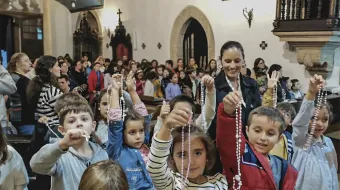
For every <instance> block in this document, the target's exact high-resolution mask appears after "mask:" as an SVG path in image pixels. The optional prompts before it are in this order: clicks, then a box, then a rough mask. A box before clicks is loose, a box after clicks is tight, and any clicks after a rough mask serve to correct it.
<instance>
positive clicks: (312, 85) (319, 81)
mask: <svg viewBox="0 0 340 190" xmlns="http://www.w3.org/2000/svg"><path fill="white" fill-rule="evenodd" d="M324 86H325V80H324V79H323V78H322V76H321V75H316V74H315V75H314V76H313V77H312V78H311V79H310V80H309V88H308V92H309V93H311V94H317V93H318V92H319V89H320V88H323V87H324Z"/></svg>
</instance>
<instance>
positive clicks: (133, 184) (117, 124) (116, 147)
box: [107, 115, 153, 190]
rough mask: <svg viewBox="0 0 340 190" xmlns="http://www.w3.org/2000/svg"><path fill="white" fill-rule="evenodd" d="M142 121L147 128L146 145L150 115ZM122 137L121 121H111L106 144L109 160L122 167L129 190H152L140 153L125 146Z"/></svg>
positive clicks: (148, 137) (146, 142) (148, 135)
mask: <svg viewBox="0 0 340 190" xmlns="http://www.w3.org/2000/svg"><path fill="white" fill-rule="evenodd" d="M144 121H145V124H146V126H147V127H146V130H145V141H144V143H145V144H148V142H149V139H150V132H149V130H148V126H149V124H150V121H151V115H147V116H145V117H144ZM123 136H124V135H123V121H111V122H110V123H109V139H108V144H107V153H108V155H109V158H110V159H113V160H116V161H118V162H119V164H120V165H121V166H122V168H123V170H124V172H125V174H126V177H127V180H128V182H129V189H138V190H139V189H140V190H143V189H153V183H152V180H151V177H150V175H149V173H148V171H147V170H146V163H145V162H144V160H143V158H142V155H141V153H140V151H139V150H138V149H135V148H131V147H128V146H126V145H125V144H124V139H123Z"/></svg>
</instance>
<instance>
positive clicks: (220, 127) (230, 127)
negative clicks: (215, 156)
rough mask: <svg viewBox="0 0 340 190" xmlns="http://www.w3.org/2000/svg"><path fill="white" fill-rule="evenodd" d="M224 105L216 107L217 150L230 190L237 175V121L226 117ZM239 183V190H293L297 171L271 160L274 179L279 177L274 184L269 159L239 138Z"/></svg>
mask: <svg viewBox="0 0 340 190" xmlns="http://www.w3.org/2000/svg"><path fill="white" fill-rule="evenodd" d="M223 106H224V105H223V103H221V104H220V105H219V107H218V112H217V126H216V128H217V129H216V146H217V149H218V151H219V153H220V157H221V162H222V165H223V174H224V175H225V176H226V178H227V180H228V184H229V189H232V185H233V177H234V176H235V175H236V174H237V160H236V137H235V136H236V127H235V126H236V119H235V118H233V117H231V116H229V115H227V114H226V113H225V112H224V110H223ZM241 158H242V160H241V166H240V168H241V180H242V187H241V189H242V190H248V189H249V190H259V189H274V190H275V189H277V188H276V184H279V188H278V189H282V190H293V189H294V187H295V183H296V180H297V177H298V172H297V171H296V169H295V168H294V167H293V166H292V165H290V164H289V163H288V162H287V161H286V160H283V159H280V158H279V157H275V156H271V159H273V162H274V164H275V166H278V167H275V168H279V169H276V172H280V173H278V174H276V176H281V178H280V181H279V183H278V182H275V179H274V175H273V170H272V168H271V165H270V162H269V161H268V158H267V157H266V156H264V155H262V154H261V153H259V152H257V151H256V150H255V149H253V148H252V147H251V145H250V144H249V142H248V141H247V140H246V139H245V137H244V135H243V134H242V143H241Z"/></svg>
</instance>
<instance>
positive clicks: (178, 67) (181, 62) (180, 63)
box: [174, 59, 184, 74]
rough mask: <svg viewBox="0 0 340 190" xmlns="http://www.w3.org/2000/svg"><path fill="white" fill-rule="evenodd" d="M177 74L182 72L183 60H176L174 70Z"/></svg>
mask: <svg viewBox="0 0 340 190" xmlns="http://www.w3.org/2000/svg"><path fill="white" fill-rule="evenodd" d="M174 70H175V72H176V73H177V74H179V72H181V71H183V70H184V64H183V59H177V67H176V69H174Z"/></svg>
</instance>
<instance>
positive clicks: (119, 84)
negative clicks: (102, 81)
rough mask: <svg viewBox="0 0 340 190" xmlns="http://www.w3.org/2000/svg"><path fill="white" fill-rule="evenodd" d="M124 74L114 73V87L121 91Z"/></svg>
mask: <svg viewBox="0 0 340 190" xmlns="http://www.w3.org/2000/svg"><path fill="white" fill-rule="evenodd" d="M122 77H123V76H122V75H121V74H114V75H112V88H113V89H115V90H117V91H119V89H120V88H121V87H122Z"/></svg>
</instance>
